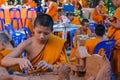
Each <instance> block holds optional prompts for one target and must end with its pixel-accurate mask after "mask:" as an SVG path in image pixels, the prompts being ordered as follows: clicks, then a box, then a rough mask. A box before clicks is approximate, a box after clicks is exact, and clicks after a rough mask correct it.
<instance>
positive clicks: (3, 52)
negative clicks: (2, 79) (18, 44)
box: [0, 49, 12, 66]
mask: <svg viewBox="0 0 120 80" xmlns="http://www.w3.org/2000/svg"><path fill="white" fill-rule="evenodd" d="M10 52H12V50H10V49H5V50H2V51H0V66H1V60H2V59H3V58H4V57H5V56H6V55H7V54H9V53H10Z"/></svg>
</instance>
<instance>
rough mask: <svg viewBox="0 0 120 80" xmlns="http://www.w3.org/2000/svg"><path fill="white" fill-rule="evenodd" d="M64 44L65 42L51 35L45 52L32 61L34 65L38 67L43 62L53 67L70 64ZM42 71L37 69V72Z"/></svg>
mask: <svg viewBox="0 0 120 80" xmlns="http://www.w3.org/2000/svg"><path fill="white" fill-rule="evenodd" d="M64 43H65V40H63V39H61V38H59V37H57V36H55V35H51V36H50V38H49V40H48V42H47V44H46V46H45V48H44V49H43V51H41V52H40V54H38V56H36V57H35V58H34V59H33V60H32V61H31V63H32V65H33V66H36V65H37V64H38V63H39V62H40V61H41V60H44V61H46V62H47V63H49V64H52V65H58V64H61V63H62V62H64V63H68V60H67V55H66V52H65V48H64ZM40 70H41V69H37V70H35V72H38V71H40Z"/></svg>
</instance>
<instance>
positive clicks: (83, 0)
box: [82, 0, 89, 8]
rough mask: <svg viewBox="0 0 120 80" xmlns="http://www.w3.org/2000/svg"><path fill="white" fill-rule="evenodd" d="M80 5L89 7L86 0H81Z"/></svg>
mask: <svg viewBox="0 0 120 80" xmlns="http://www.w3.org/2000/svg"><path fill="white" fill-rule="evenodd" d="M82 6H83V7H84V8H89V5H88V4H87V2H86V0H82Z"/></svg>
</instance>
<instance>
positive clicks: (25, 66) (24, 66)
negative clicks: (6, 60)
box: [18, 58, 34, 70]
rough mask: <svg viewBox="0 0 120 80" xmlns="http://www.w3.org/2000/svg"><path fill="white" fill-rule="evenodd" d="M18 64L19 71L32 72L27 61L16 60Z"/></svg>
mask: <svg viewBox="0 0 120 80" xmlns="http://www.w3.org/2000/svg"><path fill="white" fill-rule="evenodd" d="M18 64H19V66H20V69H21V70H34V68H33V66H32V64H31V63H30V61H29V60H28V59H25V58H20V59H19V60H18Z"/></svg>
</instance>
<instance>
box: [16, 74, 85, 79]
mask: <svg viewBox="0 0 120 80" xmlns="http://www.w3.org/2000/svg"><path fill="white" fill-rule="evenodd" d="M19 76H25V77H26V76H27V77H29V78H30V80H58V75H55V74H53V72H48V73H35V74H31V75H19ZM18 80H19V79H18ZM70 80H84V78H82V77H77V76H73V75H70Z"/></svg>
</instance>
